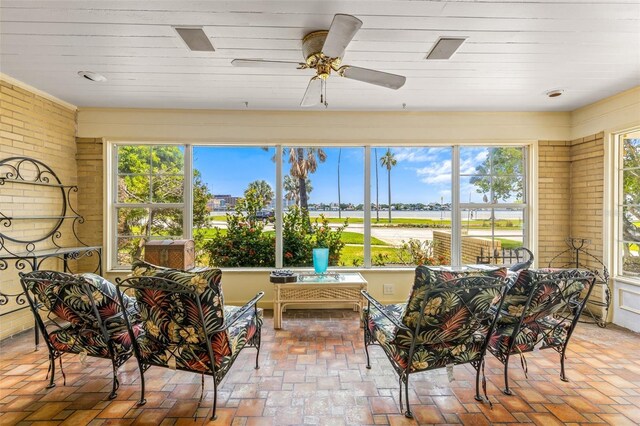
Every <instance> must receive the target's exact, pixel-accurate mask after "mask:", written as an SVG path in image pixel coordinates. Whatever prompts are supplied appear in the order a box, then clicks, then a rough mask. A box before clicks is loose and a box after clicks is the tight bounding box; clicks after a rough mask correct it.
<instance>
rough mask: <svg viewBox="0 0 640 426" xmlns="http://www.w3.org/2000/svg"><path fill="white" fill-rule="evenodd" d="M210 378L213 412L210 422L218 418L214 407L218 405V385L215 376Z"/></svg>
mask: <svg viewBox="0 0 640 426" xmlns="http://www.w3.org/2000/svg"><path fill="white" fill-rule="evenodd" d="M211 377H212V378H213V411H212V412H211V418H210V420H215V419H217V418H218V416H217V415H216V405H217V404H218V383H217V382H216V376H215V374H214V375H213V376H211Z"/></svg>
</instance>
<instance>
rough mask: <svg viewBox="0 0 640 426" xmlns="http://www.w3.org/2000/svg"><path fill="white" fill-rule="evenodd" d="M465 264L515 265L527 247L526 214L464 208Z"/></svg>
mask: <svg viewBox="0 0 640 426" xmlns="http://www.w3.org/2000/svg"><path fill="white" fill-rule="evenodd" d="M461 218H462V241H461V243H462V263H463V264H467V263H493V264H500V265H502V264H512V263H516V261H517V258H516V255H515V252H514V251H513V249H515V248H518V247H522V246H523V245H524V211H523V210H507V209H503V210H499V209H463V210H462V211H461Z"/></svg>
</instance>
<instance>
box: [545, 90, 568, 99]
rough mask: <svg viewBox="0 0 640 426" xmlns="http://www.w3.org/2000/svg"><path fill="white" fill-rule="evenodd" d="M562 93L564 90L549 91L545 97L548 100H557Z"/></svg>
mask: <svg viewBox="0 0 640 426" xmlns="http://www.w3.org/2000/svg"><path fill="white" fill-rule="evenodd" d="M563 93H564V90H562V89H555V90H549V91H548V92H547V96H548V97H550V98H557V97H558V96H560V95H562V94H563Z"/></svg>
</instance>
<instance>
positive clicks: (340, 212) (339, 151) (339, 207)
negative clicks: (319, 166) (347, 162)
mask: <svg viewBox="0 0 640 426" xmlns="http://www.w3.org/2000/svg"><path fill="white" fill-rule="evenodd" d="M340 157H342V148H340V149H339V150H338V217H339V218H342V207H341V205H340Z"/></svg>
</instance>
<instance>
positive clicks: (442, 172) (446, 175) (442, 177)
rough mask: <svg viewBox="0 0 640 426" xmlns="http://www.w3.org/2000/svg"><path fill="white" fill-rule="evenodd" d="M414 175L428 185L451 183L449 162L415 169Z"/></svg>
mask: <svg viewBox="0 0 640 426" xmlns="http://www.w3.org/2000/svg"><path fill="white" fill-rule="evenodd" d="M416 175H417V176H418V177H419V178H420V181H421V182H424V183H428V184H436V183H451V160H445V161H443V162H442V163H440V164H433V165H432V166H427V167H421V168H419V169H416Z"/></svg>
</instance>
